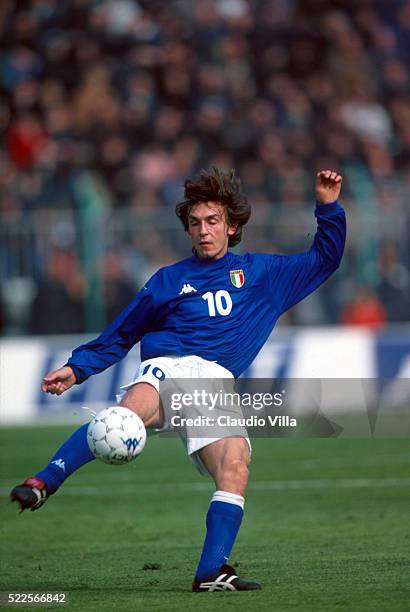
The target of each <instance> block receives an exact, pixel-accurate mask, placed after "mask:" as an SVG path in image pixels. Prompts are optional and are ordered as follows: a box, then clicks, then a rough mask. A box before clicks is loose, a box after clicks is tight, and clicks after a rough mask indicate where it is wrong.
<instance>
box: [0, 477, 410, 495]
mask: <svg viewBox="0 0 410 612" xmlns="http://www.w3.org/2000/svg"><path fill="white" fill-rule="evenodd" d="M408 486H410V478H341V479H334V480H332V479H329V478H327V479H318V480H257V481H255V482H250V483H249V487H248V488H249V489H250V490H254V491H287V490H296V489H297V490H300V489H351V488H352V489H361V488H382V487H408ZM108 488H109V490H110V492H111V493H112V492H113V491H114V492H115V493H116V494H129V493H138V494H143V493H147V494H155V493H159V494H161V495H163V494H164V493H166V492H172V491H181V492H186V493H190V492H192V493H193V492H196V491H209V490H210V489H212V486H211V482H210V481H209V480H208V481H207V482H186V483H175V484H171V483H166V484H163V483H162V484H161V483H158V484H149V483H138V482H135V484H131V483H129V484H123V485H121V484H120V485H115V484H110V485H109V487H108ZM9 492H10V489H9V488H6V487H1V488H0V494H1V495H4V494H7V493H9ZM64 494H65V495H106V494H107V484H106V483H105V482H104V481H103V479H101V486H88V485H70V484H69V485H67V486H66V487H64Z"/></svg>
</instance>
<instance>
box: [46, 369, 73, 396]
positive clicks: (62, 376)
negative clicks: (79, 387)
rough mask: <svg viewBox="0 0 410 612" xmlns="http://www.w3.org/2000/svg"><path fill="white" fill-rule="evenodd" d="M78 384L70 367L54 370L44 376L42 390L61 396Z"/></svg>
mask: <svg viewBox="0 0 410 612" xmlns="http://www.w3.org/2000/svg"><path fill="white" fill-rule="evenodd" d="M75 383H76V378H75V376H74V372H73V371H72V369H71V368H70V366H64V367H62V368H59V369H58V370H53V371H52V372H49V373H48V374H47V375H46V376H44V378H43V381H42V383H41V390H42V391H44V393H51V394H52V395H61V394H62V393H64V391H67V390H68V389H70V388H71V387H72V386H73V385H74V384H75Z"/></svg>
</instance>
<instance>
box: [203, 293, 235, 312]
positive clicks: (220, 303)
mask: <svg viewBox="0 0 410 612" xmlns="http://www.w3.org/2000/svg"><path fill="white" fill-rule="evenodd" d="M202 299H203V300H206V301H207V303H208V312H209V316H210V317H216V313H218V314H220V315H222V316H223V317H226V316H227V315H228V314H229V313H230V312H231V310H232V298H231V296H230V295H229V292H228V291H225V289H221V290H220V291H217V292H216V293H212V291H207V293H204V295H203V296H202Z"/></svg>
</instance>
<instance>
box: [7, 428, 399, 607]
mask: <svg viewBox="0 0 410 612" xmlns="http://www.w3.org/2000/svg"><path fill="white" fill-rule="evenodd" d="M68 431H69V429H67V428H62V427H59V428H58V427H54V428H32V429H29V428H13V429H11V428H10V429H9V428H8V429H2V430H0V443H1V445H0V448H1V451H0V452H1V473H0V476H1V484H0V487H1V504H0V506H1V515H0V518H1V546H2V548H1V584H0V590H3V591H10V590H13V591H42V592H43V591H68V592H69V596H70V602H69V606H68V608H69V609H70V610H81V612H88V611H91V610H92V611H94V610H100V609H105V610H107V609H115V610H116V611H120V612H122V611H123V610H124V611H129V610H141V611H144V612H145V611H146V610H161V611H166V612H169V611H178V612H179V611H180V610H188V611H191V610H195V612H201V611H211V610H232V611H234V610H237V609H240V610H241V612H246V611H248V610H249V611H253V610H255V611H258V612H261V611H265V610H266V611H268V610H269V611H272V610H275V611H287V610H295V611H296V610H297V611H302V612H304V611H312V612H320V611H324V612H328V611H332V610H337V611H339V610H346V611H349V612H359V611H369V612H370V611H371V612H378V611H381V610H386V612H387V611H388V612H399V611H401V610H403V611H404V610H406V611H408V610H409V609H410V521H409V516H410V491H409V489H410V453H409V451H410V442H409V440H407V439H392V440H388V439H373V440H372V439H351V440H348V439H337V440H330V439H316V440H314V439H310V440H302V439H293V440H290V439H288V440H286V439H276V440H261V439H259V440H255V441H254V443H253V447H254V449H253V461H252V466H251V480H250V486H249V489H248V495H247V502H246V511H245V518H244V522H243V524H242V528H241V531H240V534H239V537H238V540H237V543H236V546H235V548H234V550H233V554H232V556H231V562H233V563H234V564H235V563H236V564H237V570H238V573H239V574H240V575H242V576H243V577H246V578H249V579H255V580H259V581H261V582H262V585H263V590H262V591H259V592H253V593H252V592H250V593H204V594H199V593H191V592H190V585H191V580H192V574H193V572H194V570H195V567H196V563H197V560H198V557H199V554H200V549H201V546H202V540H203V536H204V521H205V513H206V510H207V506H208V503H209V499H210V495H211V492H212V489H213V487H212V483H211V481H210V480H209V479H205V478H203V477H201V476H199V475H198V474H197V473H196V471H195V468H194V466H193V465H192V464H191V462H190V461H189V460H188V459H187V458H186V456H185V454H184V449H183V447H182V445H181V443H180V442H179V440H177V439H170V438H167V439H164V438H150V439H149V440H148V443H147V446H146V449H145V450H144V453H143V454H142V456H141V457H140V458H139V459H137V460H136V461H135V462H134V463H133V464H130V465H128V466H125V467H123V466H121V467H114V466H106V465H104V464H102V463H100V462H97V461H95V462H93V463H92V464H89V465H87V466H85V467H84V468H83V469H82V470H80V471H79V472H77V473H76V474H75V475H74V476H72V477H71V478H70V479H69V481H68V482H67V483H66V484H65V486H64V487H63V488H62V489H61V490H60V491H59V492H58V493H57V494H56V495H55V497H53V498H51V500H49V501H48V502H47V504H46V506H45V507H44V508H42V509H40V510H39V511H38V512H35V513H32V512H25V513H23V514H21V515H19V514H18V512H17V508H16V507H15V505H14V504H13V505H12V504H10V503H9V501H8V491H9V489H10V488H11V487H12V486H13V485H14V484H17V483H18V482H20V481H21V480H22V479H23V478H24V477H26V476H28V475H30V474H32V473H33V472H35V471H36V470H38V469H40V468H41V467H42V466H43V464H45V462H46V461H47V460H48V458H49V456H50V455H51V453H52V452H53V451H54V450H55V448H56V447H57V445H58V444H59V443H60V442H61V441H62V440H63V439H64V438H65V437H66V435H67V433H68ZM58 608H59V606H53V607H50V606H49V607H47V606H45V605H43V606H41V610H48V609H58ZM9 609H11V608H9ZM19 609H20V610H21V609H31V610H33V609H36V608H22V607H20V606H19ZM37 609H39V607H37ZM66 609H67V608H66Z"/></svg>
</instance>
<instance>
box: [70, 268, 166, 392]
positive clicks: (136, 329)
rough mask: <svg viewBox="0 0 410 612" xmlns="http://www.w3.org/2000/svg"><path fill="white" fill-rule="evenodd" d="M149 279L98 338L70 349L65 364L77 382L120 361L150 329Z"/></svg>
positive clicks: (151, 316)
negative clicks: (70, 351)
mask: <svg viewBox="0 0 410 612" xmlns="http://www.w3.org/2000/svg"><path fill="white" fill-rule="evenodd" d="M151 281H152V279H151ZM151 281H149V282H148V283H147V285H146V286H145V287H144V288H143V289H141V291H139V292H138V293H137V295H136V296H135V298H134V299H133V301H132V302H131V303H130V304H129V305H128V306H127V308H125V310H123V311H122V312H121V314H120V315H119V316H118V317H117V318H116V319H115V320H114V321H113V323H111V325H110V326H109V327H107V328H106V329H105V330H104V331H103V332H102V334H101V335H100V336H98V338H95V339H94V340H91V342H87V343H86V344H82V345H81V346H79V347H78V348H76V349H75V350H74V351H73V353H72V355H71V357H70V359H69V360H68V362H67V364H66V365H68V366H70V367H71V368H72V370H73V372H74V375H75V377H76V381H77V383H78V384H79V383H82V382H84V381H85V380H86V379H87V378H88V377H89V376H92V375H93V374H98V373H99V372H102V371H103V370H105V369H106V368H108V367H109V366H111V365H113V364H114V363H117V361H120V359H122V358H123V357H125V355H126V354H127V353H128V351H129V350H130V349H131V348H132V347H133V346H134V345H135V344H136V343H137V342H139V340H140V339H141V338H142V336H143V335H144V334H145V333H147V332H148V331H151V329H152V328H153V326H154V324H155V306H154V299H153V291H152V282H151Z"/></svg>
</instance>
